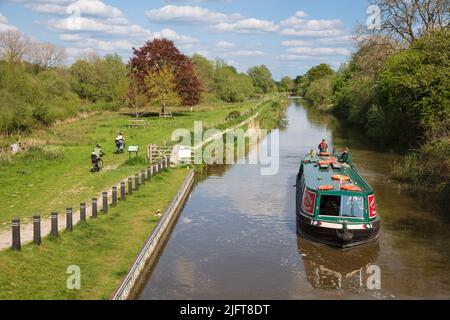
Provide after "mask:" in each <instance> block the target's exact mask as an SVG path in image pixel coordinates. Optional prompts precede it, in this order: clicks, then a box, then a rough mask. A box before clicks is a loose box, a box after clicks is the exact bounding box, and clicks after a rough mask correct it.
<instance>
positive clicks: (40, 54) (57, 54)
mask: <svg viewBox="0 0 450 320" xmlns="http://www.w3.org/2000/svg"><path fill="white" fill-rule="evenodd" d="M66 57H67V55H66V50H65V49H64V48H61V47H58V46H55V45H54V44H51V43H33V44H31V46H30V60H31V62H32V63H34V64H36V65H38V66H40V67H42V68H44V69H50V68H53V67H55V66H57V65H58V64H61V63H63V62H64V60H65V59H66Z"/></svg>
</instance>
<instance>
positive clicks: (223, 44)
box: [214, 41, 236, 49]
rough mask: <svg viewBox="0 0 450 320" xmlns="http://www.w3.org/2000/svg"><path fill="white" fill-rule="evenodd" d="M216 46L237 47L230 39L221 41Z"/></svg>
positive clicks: (221, 47)
mask: <svg viewBox="0 0 450 320" xmlns="http://www.w3.org/2000/svg"><path fill="white" fill-rule="evenodd" d="M214 47H215V48H216V49H232V48H234V47H236V45H235V44H234V43H231V42H228V41H219V42H217V43H216V44H215V45H214Z"/></svg>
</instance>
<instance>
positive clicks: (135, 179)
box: [134, 173, 139, 191]
mask: <svg viewBox="0 0 450 320" xmlns="http://www.w3.org/2000/svg"><path fill="white" fill-rule="evenodd" d="M134 190H136V191H139V174H138V173H136V175H135V176H134Z"/></svg>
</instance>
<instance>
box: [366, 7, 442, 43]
mask: <svg viewBox="0 0 450 320" xmlns="http://www.w3.org/2000/svg"><path fill="white" fill-rule="evenodd" d="M372 2H373V4H375V5H377V6H379V7H380V9H381V28H380V31H381V32H382V33H384V34H387V35H389V36H393V37H396V38H400V39H402V40H404V41H406V42H408V43H412V42H413V41H415V40H416V39H418V38H420V37H421V36H422V35H429V34H431V33H432V32H433V31H436V30H442V29H445V28H448V27H449V26H450V2H449V1H448V0H374V1H372Z"/></svg>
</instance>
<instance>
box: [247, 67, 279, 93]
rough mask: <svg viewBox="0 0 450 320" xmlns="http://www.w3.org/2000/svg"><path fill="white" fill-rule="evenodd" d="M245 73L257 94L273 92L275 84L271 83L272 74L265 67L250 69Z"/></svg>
mask: <svg viewBox="0 0 450 320" xmlns="http://www.w3.org/2000/svg"><path fill="white" fill-rule="evenodd" d="M247 73H248V75H249V76H250V78H252V80H253V86H254V87H255V89H256V91H257V93H269V92H272V91H274V89H275V82H274V81H273V78H272V73H271V72H270V70H269V69H268V68H267V67H266V66H265V65H261V66H256V67H252V68H250V69H249V70H248V72H247Z"/></svg>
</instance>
